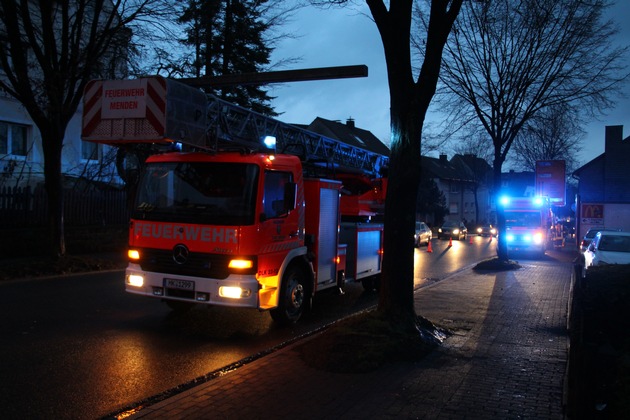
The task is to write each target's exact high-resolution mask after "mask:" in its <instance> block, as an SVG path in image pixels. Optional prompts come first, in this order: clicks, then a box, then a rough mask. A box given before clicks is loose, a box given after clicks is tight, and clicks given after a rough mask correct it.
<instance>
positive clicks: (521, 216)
mask: <svg viewBox="0 0 630 420" xmlns="http://www.w3.org/2000/svg"><path fill="white" fill-rule="evenodd" d="M505 226H506V227H526V228H539V227H541V226H542V217H541V213H540V211H506V212H505Z"/></svg>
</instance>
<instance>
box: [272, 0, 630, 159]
mask: <svg viewBox="0 0 630 420" xmlns="http://www.w3.org/2000/svg"><path fill="white" fill-rule="evenodd" d="M357 4H360V5H361V6H360V7H359V11H357V7H354V8H352V9H351V8H346V9H343V8H329V9H318V8H315V7H307V8H304V9H302V10H301V11H300V12H299V13H298V14H297V15H296V16H295V18H294V19H293V21H292V26H293V27H294V28H295V29H294V31H295V33H296V34H298V36H299V38H297V39H285V40H283V41H282V42H281V43H280V44H279V45H278V47H277V49H276V51H275V52H274V55H273V56H272V59H274V60H276V61H277V60H279V59H280V58H286V57H299V58H300V59H301V61H300V62H299V63H296V64H293V65H291V66H290V67H286V68H283V69H282V70H285V69H289V68H290V69H299V68H313V67H330V66H345V65H356V64H365V65H367V66H368V73H369V75H368V77H366V78H356V79H339V80H323V81H310V82H296V83H287V84H283V85H271V89H270V94H271V95H272V96H276V97H277V99H275V100H274V101H273V105H274V106H275V108H276V111H277V112H280V113H282V115H281V116H280V117H279V119H281V120H282V121H285V122H288V123H300V124H308V123H310V122H311V121H312V120H313V119H315V118H316V117H322V118H326V119H329V120H340V121H342V122H345V121H346V119H348V118H349V117H350V118H353V119H354V120H355V123H356V126H357V127H359V128H363V129H366V130H369V131H371V132H372V133H373V134H374V135H375V136H376V137H378V138H379V139H381V140H382V141H384V142H385V143H387V144H389V89H388V86H387V74H386V70H385V57H384V54H383V47H382V43H381V40H380V36H379V34H378V30H377V29H376V25H375V24H374V22H372V21H371V20H370V18H369V17H368V16H369V10H368V9H367V6H365V3H364V2H357ZM361 11H362V12H363V14H362V13H360V12H361ZM610 16H612V17H613V19H614V20H615V21H616V22H618V24H619V26H620V33H619V37H618V38H619V42H625V43H628V42H629V40H630V26H629V25H628V24H627V23H628V20H629V18H630V2H629V1H627V0H620V1H618V2H617V5H615V6H614V7H613V8H611V9H610ZM624 93H625V94H626V96H629V98H625V99H620V100H619V101H618V103H617V106H616V107H615V108H614V109H612V110H610V111H609V112H608V114H607V115H604V116H602V117H600V119H599V121H595V120H594V121H589V122H588V123H587V124H586V125H585V126H584V129H585V130H586V132H587V134H586V137H585V138H584V140H583V144H582V145H583V151H582V153H581V154H580V157H579V160H580V162H581V163H582V164H584V163H587V162H589V161H590V160H592V159H594V158H595V157H597V156H599V155H600V154H601V153H603V152H604V129H605V126H606V125H623V126H624V137H628V136H630V86H626V87H625V89H624ZM429 112H430V114H431V109H430V110H429ZM436 118H437V114H436V113H433V115H429V116H428V117H427V123H432V122H433V123H435V121H436V120H435V119H436ZM425 125H426V124H425ZM440 152H447V153H448V154H449V155H451V154H452V152H450V151H449V150H440ZM430 155H435V153H433V154H430ZM450 157H451V156H449V158H450Z"/></svg>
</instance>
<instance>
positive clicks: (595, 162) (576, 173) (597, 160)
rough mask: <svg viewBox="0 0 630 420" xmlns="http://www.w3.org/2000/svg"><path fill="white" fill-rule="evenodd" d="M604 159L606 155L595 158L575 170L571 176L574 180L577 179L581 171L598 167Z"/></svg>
mask: <svg viewBox="0 0 630 420" xmlns="http://www.w3.org/2000/svg"><path fill="white" fill-rule="evenodd" d="M605 158H606V153H602V154H601V155H599V156H597V157H596V158H595V159H593V160H591V161H590V162H587V163H585V164H584V165H582V166H581V167H579V168H577V169H576V170H575V171H573V173H572V174H571V176H573V177H574V178H579V177H580V174H581V173H582V171H584V170H588V169H590V168H591V167H592V166H594V165H600V162H601V161H603V160H604V159H605Z"/></svg>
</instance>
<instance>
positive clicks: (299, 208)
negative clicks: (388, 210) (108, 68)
mask: <svg viewBox="0 0 630 420" xmlns="http://www.w3.org/2000/svg"><path fill="white" fill-rule="evenodd" d="M82 138H83V139H84V140H86V141H93V142H100V143H106V144H110V145H117V146H120V147H129V146H130V145H134V144H138V143H143V144H144V143H147V144H151V145H153V147H155V148H158V149H159V148H161V149H162V150H161V152H160V153H154V154H152V155H151V156H149V158H148V159H146V162H145V164H144V165H142V171H141V177H140V179H139V182H138V185H137V191H136V194H135V204H134V206H133V209H132V214H131V222H130V227H129V251H128V255H129V265H128V268H127V270H126V274H125V287H126V290H127V292H129V293H133V294H138V295H144V296H150V297H154V298H159V299H162V300H164V301H165V302H166V303H167V304H168V305H169V306H170V307H171V308H173V309H174V310H187V309H189V308H190V307H191V306H192V305H194V304H208V305H223V306H232V307H241V308H257V309H259V310H269V311H270V314H271V316H272V318H273V319H274V320H275V321H277V322H279V323H283V324H290V323H294V322H296V321H297V320H298V319H299V318H300V316H301V315H302V314H303V312H304V311H305V310H306V309H307V308H308V307H309V305H310V303H311V299H312V297H313V295H314V294H315V293H317V292H320V291H323V290H327V289H332V290H335V289H339V290H340V289H341V288H342V287H343V285H344V282H345V281H351V280H352V281H362V282H363V284H364V287H366V288H373V287H375V282H376V281H377V280H378V276H379V274H380V272H381V262H382V240H383V225H382V223H378V220H379V216H380V215H382V209H383V203H384V198H385V189H386V178H383V177H382V176H381V174H382V173H383V170H384V169H385V167H386V165H387V160H388V158H387V156H384V155H381V154H378V153H374V152H371V151H368V150H366V149H363V148H359V147H354V146H351V145H348V144H344V143H341V142H339V141H336V140H333V139H330V138H327V137H324V136H321V135H319V134H316V133H312V132H309V131H306V130H302V129H300V128H297V127H295V126H292V125H289V124H284V123H281V122H280V121H277V120H275V119H271V118H268V117H265V116H263V115H260V114H257V113H255V112H252V111H250V110H247V109H244V108H241V107H239V106H236V105H233V104H230V103H228V102H225V101H222V100H219V99H217V98H215V97H213V96H209V95H206V94H205V93H203V92H202V91H200V90H199V89H196V88H193V87H190V86H187V85H184V84H182V83H179V82H176V81H174V80H170V79H165V78H162V77H148V78H143V79H137V80H112V81H103V80H96V81H92V82H90V84H89V85H88V86H87V88H86V91H85V95H84V111H83V130H82ZM174 148H175V149H178V150H177V151H169V150H171V149H174ZM154 152H155V151H154Z"/></svg>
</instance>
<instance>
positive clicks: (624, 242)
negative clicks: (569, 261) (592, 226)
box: [582, 230, 630, 276]
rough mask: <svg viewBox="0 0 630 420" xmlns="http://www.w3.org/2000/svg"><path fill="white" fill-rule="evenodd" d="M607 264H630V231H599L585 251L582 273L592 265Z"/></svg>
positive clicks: (584, 273)
mask: <svg viewBox="0 0 630 420" xmlns="http://www.w3.org/2000/svg"><path fill="white" fill-rule="evenodd" d="M607 264H630V233H629V232H618V231H606V230H605V231H599V232H597V234H596V235H595V237H594V238H593V240H592V241H591V243H590V244H589V245H588V247H587V248H586V251H584V269H583V270H582V275H583V276H586V273H587V272H588V270H589V269H590V268H591V267H595V266H600V265H607Z"/></svg>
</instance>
